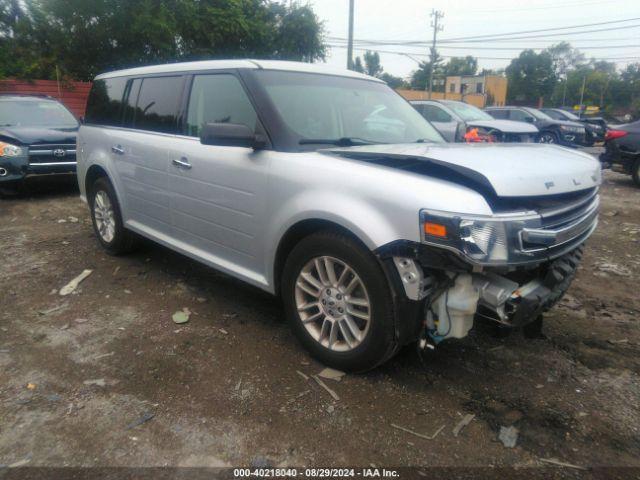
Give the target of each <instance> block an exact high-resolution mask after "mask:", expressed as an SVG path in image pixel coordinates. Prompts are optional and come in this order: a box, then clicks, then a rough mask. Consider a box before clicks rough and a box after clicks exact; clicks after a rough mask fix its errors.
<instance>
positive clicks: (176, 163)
mask: <svg viewBox="0 0 640 480" xmlns="http://www.w3.org/2000/svg"><path fill="white" fill-rule="evenodd" d="M171 163H172V164H173V165H174V166H176V167H178V168H184V169H185V170H190V169H191V164H190V163H189V161H188V160H187V157H180V160H178V159H177V158H174V159H173V160H171Z"/></svg>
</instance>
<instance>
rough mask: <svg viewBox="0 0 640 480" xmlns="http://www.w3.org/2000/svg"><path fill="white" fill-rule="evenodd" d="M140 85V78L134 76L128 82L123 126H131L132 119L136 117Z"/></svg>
mask: <svg viewBox="0 0 640 480" xmlns="http://www.w3.org/2000/svg"><path fill="white" fill-rule="evenodd" d="M140 85H142V79H140V78H136V79H134V80H132V81H131V82H130V83H129V88H128V91H127V92H125V100H124V114H123V116H122V117H123V121H122V126H123V127H133V121H134V120H135V118H136V103H137V102H138V94H139V93H140Z"/></svg>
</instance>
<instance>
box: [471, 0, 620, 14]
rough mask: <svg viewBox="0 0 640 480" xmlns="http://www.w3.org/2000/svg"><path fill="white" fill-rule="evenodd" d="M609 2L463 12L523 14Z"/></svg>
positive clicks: (606, 0)
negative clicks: (525, 12)
mask: <svg viewBox="0 0 640 480" xmlns="http://www.w3.org/2000/svg"><path fill="white" fill-rule="evenodd" d="M610 2H611V0H601V1H594V2H575V3H564V4H561V5H558V4H557V3H554V4H548V5H538V6H535V7H524V8H509V9H507V8H503V9H495V10H469V11H465V13H502V12H524V11H529V10H548V9H551V8H570V7H585V6H589V5H599V4H603V3H610Z"/></svg>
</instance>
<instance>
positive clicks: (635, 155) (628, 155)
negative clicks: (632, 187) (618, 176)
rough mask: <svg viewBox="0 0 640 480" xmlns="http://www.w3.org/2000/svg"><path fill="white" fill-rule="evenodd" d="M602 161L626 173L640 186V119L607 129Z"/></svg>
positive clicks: (613, 168) (615, 169) (601, 156)
mask: <svg viewBox="0 0 640 480" xmlns="http://www.w3.org/2000/svg"><path fill="white" fill-rule="evenodd" d="M604 146H605V151H604V153H602V155H600V161H601V162H602V163H603V164H604V165H605V166H610V167H611V169H612V170H614V171H617V172H620V173H626V174H628V175H631V176H632V177H633V181H634V182H635V183H636V185H638V186H639V187H640V120H639V121H637V122H633V123H628V124H626V125H618V126H616V127H615V129H611V130H608V131H607V134H606V136H605V142H604Z"/></svg>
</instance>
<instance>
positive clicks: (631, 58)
mask: <svg viewBox="0 0 640 480" xmlns="http://www.w3.org/2000/svg"><path fill="white" fill-rule="evenodd" d="M329 46H330V47H332V48H347V47H346V46H345V45H332V44H329ZM353 49H354V50H359V51H362V52H364V51H367V50H369V51H371V52H377V53H388V54H391V55H401V56H403V57H411V56H415V57H426V58H429V57H431V55H429V54H426V53H415V52H398V51H392V50H378V49H369V48H361V47H353ZM440 56H441V57H442V58H454V57H459V55H440ZM472 56H473V57H474V58H476V59H478V60H513V59H514V58H515V57H478V56H476V55H472ZM594 59H595V60H640V53H638V55H636V56H624V57H598V58H595V57H594Z"/></svg>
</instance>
